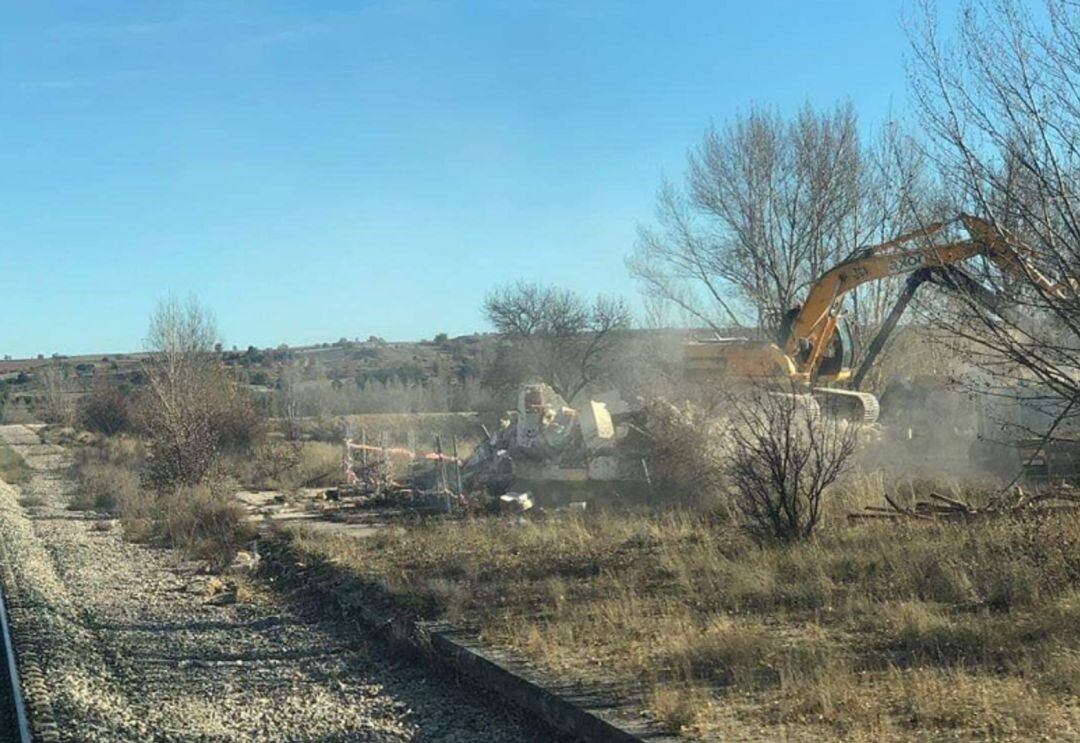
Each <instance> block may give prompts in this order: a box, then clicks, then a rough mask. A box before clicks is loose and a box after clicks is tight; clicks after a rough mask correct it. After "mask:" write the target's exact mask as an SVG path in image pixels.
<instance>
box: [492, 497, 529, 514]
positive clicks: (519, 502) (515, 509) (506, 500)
mask: <svg viewBox="0 0 1080 743" xmlns="http://www.w3.org/2000/svg"><path fill="white" fill-rule="evenodd" d="M532 507H533V501H532V497H531V496H530V495H529V494H528V493H507V494H506V495H500V496H499V509H500V510H501V511H503V512H504V513H524V512H525V511H528V510H529V509H530V508H532Z"/></svg>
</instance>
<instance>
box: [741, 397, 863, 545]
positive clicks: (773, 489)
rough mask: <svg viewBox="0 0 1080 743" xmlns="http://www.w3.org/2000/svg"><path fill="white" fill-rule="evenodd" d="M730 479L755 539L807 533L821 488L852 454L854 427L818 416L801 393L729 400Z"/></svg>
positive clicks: (812, 524)
mask: <svg viewBox="0 0 1080 743" xmlns="http://www.w3.org/2000/svg"><path fill="white" fill-rule="evenodd" d="M730 409H731V411H732V421H731V427H730V432H731V443H732V451H731V456H730V459H729V464H728V466H727V476H728V478H729V480H730V482H731V485H732V487H733V489H734V492H735V504H736V506H737V507H738V509H739V510H740V511H741V512H742V515H743V517H744V518H745V524H746V528H747V531H748V532H749V533H750V534H751V535H752V536H754V537H755V538H756V539H758V540H761V541H764V540H770V539H774V540H778V541H781V542H791V541H795V540H798V539H804V538H806V537H809V536H810V535H811V534H812V533H813V531H814V529H815V528H816V527H817V524H818V521H819V519H820V518H821V502H822V497H823V495H824V493H825V490H826V489H827V488H828V487H829V486H830V485H832V484H833V483H834V482H836V479H837V478H838V477H839V476H840V475H841V474H843V472H844V471H845V470H846V469H847V466H848V463H849V462H850V460H851V458H852V456H853V455H854V454H855V446H856V443H857V428H856V427H855V426H850V425H847V424H846V423H845V422H844V421H840V420H838V419H836V418H832V417H821V416H820V412H819V411H817V410H816V407H814V406H810V405H808V401H807V400H806V396H805V395H801V394H791V393H786V394H785V393H780V392H767V391H764V390H757V391H753V392H751V393H750V394H749V395H747V396H746V397H739V398H736V397H733V398H732V400H731V405H730Z"/></svg>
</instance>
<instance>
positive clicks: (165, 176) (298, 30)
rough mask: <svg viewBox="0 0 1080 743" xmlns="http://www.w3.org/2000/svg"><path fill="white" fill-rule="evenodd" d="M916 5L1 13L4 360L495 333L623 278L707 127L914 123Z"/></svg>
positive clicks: (163, 7) (603, 3) (151, 7)
mask: <svg viewBox="0 0 1080 743" xmlns="http://www.w3.org/2000/svg"><path fill="white" fill-rule="evenodd" d="M901 9H902V4H901V2H899V0H898V1H897V2H885V1H880V2H878V1H874V2H870V1H867V0H863V1H862V2H857V1H851V2H840V1H837V2H800V3H796V2H775V1H771V0H758V1H757V2H753V3H742V2H739V3H734V2H732V3H725V2H651V1H650V2H644V1H641V2H630V1H627V2H619V1H615V0H598V1H596V2H588V1H587V0H579V1H576V2H575V1H572V0H567V1H566V2H555V1H552V2H541V1H540V0H522V1H521V2H512V1H510V0H507V1H504V2H495V1H494V0H487V1H474V2H450V1H448V2H435V1H433V0H401V1H400V2H393V1H391V0H377V1H372V2H363V1H357V2H318V1H312V2H303V3H299V2H213V1H210V0H207V1H205V2H183V1H181V0H170V1H169V2H164V1H160V0H159V1H157V2H147V1H145V0H144V1H142V2H112V1H111V0H95V2H92V3H74V2H49V1H47V0H37V1H35V2H32V3H27V2H19V1H18V0H0V296H2V297H3V304H2V309H3V316H2V317H3V320H2V322H0V354H7V353H10V354H13V355H15V356H16V357H18V356H26V355H33V354H37V353H45V354H50V353H53V352H60V353H79V352H97V351H124V350H134V349H137V348H139V347H140V345H141V339H142V337H143V335H144V333H145V329H146V324H147V317H148V315H149V313H150V311H151V310H152V308H153V306H154V304H155V301H156V300H157V299H158V298H160V297H162V296H165V295H168V294H169V293H176V294H180V295H184V294H187V293H188V292H194V293H195V294H196V295H197V296H198V297H199V298H200V300H202V302H203V303H204V304H206V305H208V306H209V307H210V308H211V309H212V310H213V311H214V313H215V314H216V315H217V318H218V321H219V325H220V327H221V330H222V332H223V335H224V336H225V339H226V341H227V343H228V344H230V345H231V344H238V345H240V346H246V345H248V344H255V345H257V346H268V345H277V344H278V343H281V342H287V343H291V344H300V343H304V342H315V341H324V340H331V341H332V340H335V339H337V338H339V337H341V336H347V337H354V336H362V337H367V336H368V335H371V334H375V335H380V336H384V337H386V338H389V339H399V340H409V339H419V338H424V337H431V336H432V335H434V334H435V333H438V332H448V333H450V334H451V335H455V334H461V333H467V332H471V331H474V330H481V329H485V326H484V322H483V318H482V316H481V313H480V309H479V307H480V303H481V300H482V297H483V295H484V293H485V291H487V290H488V289H489V288H490V287H492V286H493V285H495V284H498V283H500V282H505V281H510V280H513V279H516V278H518V277H525V278H529V279H536V280H539V281H544V282H551V283H556V284H560V285H564V286H569V287H572V288H575V289H578V290H581V291H583V292H587V293H595V292H604V293H615V294H622V295H625V296H627V297H628V298H632V297H633V296H634V295H635V294H636V289H635V286H634V283H633V281H632V280H631V279H630V277H629V276H628V275H627V272H626V269H625V267H624V264H623V260H624V258H625V256H626V255H627V253H628V252H629V251H630V250H631V249H632V247H633V243H634V239H635V233H636V226H637V224H638V223H640V222H649V221H650V220H651V218H652V211H653V201H654V195H655V192H656V189H657V187H658V186H659V183H660V180H661V178H662V176H664V175H667V176H668V177H671V178H674V179H678V178H679V177H681V174H682V172H683V168H684V162H685V154H686V151H687V149H688V148H689V147H691V146H693V145H694V144H695V143H696V142H697V141H698V140H699V139H700V137H701V134H702V132H703V131H704V130H705V128H706V127H707V126H708V124H709V122H710V121H717V122H722V121H723V120H724V119H726V118H727V117H729V116H731V115H732V114H733V113H735V112H737V111H740V110H745V109H746V108H747V107H748V106H749V105H750V104H752V103H758V104H765V105H775V106H778V107H779V108H781V109H782V110H785V111H789V110H792V109H794V108H797V107H798V106H799V105H801V104H802V103H803V102H805V101H809V102H811V103H813V104H818V105H831V104H832V103H833V102H834V101H835V100H837V99H838V98H845V97H846V98H850V99H851V100H852V101H853V102H854V104H855V106H856V108H857V110H858V111H859V113H860V116H861V118H862V120H863V121H864V122H865V123H871V124H872V123H874V122H879V121H881V120H882V119H884V118H885V117H886V116H888V115H889V114H890V112H891V113H892V114H893V115H898V114H902V113H903V111H904V110H905V108H906V106H905V103H904V101H905V98H906V93H905V83H904V71H903V55H904V54H905V52H906V41H905V37H904V34H903V32H902V29H901V27H900V15H901Z"/></svg>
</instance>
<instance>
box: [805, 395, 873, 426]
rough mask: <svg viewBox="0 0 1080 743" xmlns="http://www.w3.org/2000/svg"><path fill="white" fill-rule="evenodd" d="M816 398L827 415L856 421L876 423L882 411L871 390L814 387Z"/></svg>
mask: <svg viewBox="0 0 1080 743" xmlns="http://www.w3.org/2000/svg"><path fill="white" fill-rule="evenodd" d="M813 393H814V398H815V399H816V400H817V401H818V404H819V405H820V406H821V409H822V410H823V411H824V412H825V414H826V415H828V416H830V417H833V418H842V419H844V420H849V421H852V422H854V423H874V422H876V421H877V419H878V415H879V414H880V413H881V406H880V405H879V404H878V399H877V398H876V397H875V396H874V395H871V394H870V393H869V392H855V391H854V390H838V389H834V388H832V387H814V389H813Z"/></svg>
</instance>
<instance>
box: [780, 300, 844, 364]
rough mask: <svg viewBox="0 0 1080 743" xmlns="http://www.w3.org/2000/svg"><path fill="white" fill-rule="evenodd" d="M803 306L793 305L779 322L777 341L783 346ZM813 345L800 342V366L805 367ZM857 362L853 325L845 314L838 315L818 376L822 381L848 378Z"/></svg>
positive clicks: (822, 357) (822, 355) (798, 360)
mask: <svg viewBox="0 0 1080 743" xmlns="http://www.w3.org/2000/svg"><path fill="white" fill-rule="evenodd" d="M801 311H802V307H793V308H792V309H790V310H788V311H787V312H786V313H785V314H784V317H783V318H782V319H781V321H780V323H779V327H778V329H777V339H776V342H777V344H778V345H779V346H780V347H781V348H785V347H786V346H787V342H788V339H789V338H790V337H791V329H792V325H793V324H794V322H795V319H796V318H797V317H798V316H799V312H801ZM812 350H813V349H812V347H811V346H810V345H809V343H800V344H799V350H798V353H797V355H796V357H795V359H796V361H797V363H798V364H799V366H800V367H804V366H805V365H806V363H807V361H808V360H809V358H810V353H811V351H812ZM854 363H855V340H854V338H853V337H852V335H851V327H850V326H849V325H848V322H847V318H845V317H844V315H837V317H836V332H834V333H833V334H832V337H830V338H829V341H828V346H827V347H826V348H825V350H824V351H823V352H822V354H821V359H820V361H819V362H818V368H817V376H816V378H817V379H818V380H819V381H822V382H830V381H837V380H843V379H847V378H848V376H850V374H851V368H852V366H853V365H854Z"/></svg>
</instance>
